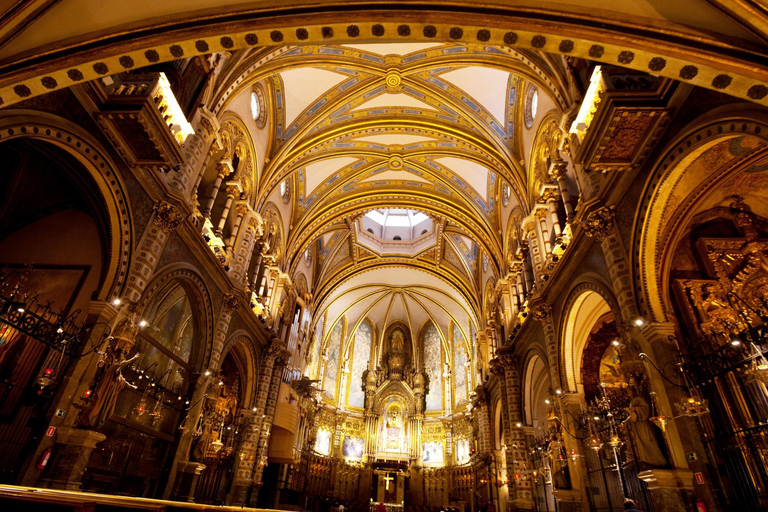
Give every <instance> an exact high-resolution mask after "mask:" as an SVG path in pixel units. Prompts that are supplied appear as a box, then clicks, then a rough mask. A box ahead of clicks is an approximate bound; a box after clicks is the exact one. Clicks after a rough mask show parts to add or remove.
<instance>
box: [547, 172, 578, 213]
mask: <svg viewBox="0 0 768 512" xmlns="http://www.w3.org/2000/svg"><path fill="white" fill-rule="evenodd" d="M566 172H568V162H566V161H565V160H559V159H557V160H554V161H553V162H552V166H551V167H550V170H549V175H550V176H552V179H553V180H555V181H556V182H557V186H558V188H559V190H560V197H561V198H562V200H563V206H564V207H565V220H566V221H570V220H571V219H573V206H572V205H571V197H570V195H569V194H568V187H567V186H566V184H565V174H566Z"/></svg>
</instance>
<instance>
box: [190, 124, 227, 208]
mask: <svg viewBox="0 0 768 512" xmlns="http://www.w3.org/2000/svg"><path fill="white" fill-rule="evenodd" d="M221 150H222V146H221V141H220V140H219V138H218V137H214V138H213V140H212V141H211V145H210V146H209V147H208V154H207V155H206V156H205V161H204V162H203V166H202V167H201V168H200V170H199V171H198V173H197V178H196V179H195V184H194V186H193V187H192V193H191V195H192V202H193V203H194V204H195V205H196V206H197V207H198V208H199V206H200V201H199V200H200V183H202V181H203V176H205V170H206V169H207V168H208V163H209V162H210V160H211V158H213V155H215V154H216V153H217V152H219V151H221Z"/></svg>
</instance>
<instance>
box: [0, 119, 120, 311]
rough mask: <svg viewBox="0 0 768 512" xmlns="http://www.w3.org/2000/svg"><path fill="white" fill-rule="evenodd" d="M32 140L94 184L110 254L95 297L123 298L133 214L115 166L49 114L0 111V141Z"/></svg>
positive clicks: (75, 129)
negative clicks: (66, 157)
mask: <svg viewBox="0 0 768 512" xmlns="http://www.w3.org/2000/svg"><path fill="white" fill-rule="evenodd" d="M25 137H26V138H33V139H37V140H41V141H44V142H47V143H49V144H52V145H54V146H56V147H58V148H61V149H63V150H64V151H66V152H67V153H68V154H70V155H72V156H73V157H74V158H75V159H77V161H78V162H79V163H80V164H82V166H83V168H84V169H85V170H86V171H87V172H88V174H89V175H90V177H91V178H92V179H93V181H94V182H95V183H96V186H97V188H98V192H99V194H100V195H101V199H102V200H103V202H104V204H105V206H106V207H107V213H108V215H106V216H105V220H106V221H107V223H108V227H109V238H110V240H109V254H108V257H107V258H106V260H107V261H106V263H107V264H106V271H105V272H103V277H102V280H101V282H100V286H99V288H98V293H97V295H96V296H95V297H94V299H96V300H102V301H106V300H109V299H110V298H111V297H120V296H122V295H123V292H124V289H125V286H126V281H127V277H128V273H129V268H130V261H131V256H132V249H133V237H134V226H133V221H132V219H133V215H132V213H131V209H130V201H129V200H128V196H127V194H126V191H125V184H124V183H123V180H122V177H121V175H120V172H119V171H118V169H117V165H116V164H115V163H114V161H112V159H111V158H110V156H109V154H108V153H107V151H106V150H105V149H104V148H103V147H102V146H101V144H99V143H98V142H97V141H96V140H95V139H94V138H93V137H92V136H91V135H90V134H89V133H87V132H86V131H85V130H83V129H82V128H80V127H79V126H77V125H75V124H74V123H72V122H70V121H68V120H66V119H63V118H61V117H58V116H54V115H52V114H48V113H44V112H39V111H30V110H9V111H3V112H0V142H4V141H8V140H13V139H17V138H25Z"/></svg>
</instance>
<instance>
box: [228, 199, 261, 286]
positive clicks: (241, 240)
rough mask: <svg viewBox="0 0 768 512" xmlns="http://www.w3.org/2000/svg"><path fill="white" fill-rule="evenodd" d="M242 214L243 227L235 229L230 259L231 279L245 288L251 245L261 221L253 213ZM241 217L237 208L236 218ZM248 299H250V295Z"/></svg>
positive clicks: (257, 233) (258, 230)
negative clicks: (244, 223)
mask: <svg viewBox="0 0 768 512" xmlns="http://www.w3.org/2000/svg"><path fill="white" fill-rule="evenodd" d="M241 206H245V205H238V208H240V207H241ZM246 209H247V207H246ZM244 215H246V216H247V221H246V225H245V229H238V230H237V231H238V235H237V238H235V239H234V240H235V243H233V247H234V258H233V261H232V281H233V282H234V283H235V284H236V285H237V286H243V287H244V288H247V286H246V284H247V283H246V282H245V280H246V273H247V272H248V267H249V266H250V263H251V257H252V256H253V246H254V245H255V244H256V239H257V238H258V237H259V235H260V232H261V223H260V222H259V217H258V216H256V215H255V214H251V213H249V212H246V213H245V214H244ZM242 219H243V217H241V216H240V211H239V210H238V220H239V221H241V220H242ZM236 225H237V223H236ZM238 227H239V226H238ZM248 299H249V300H250V296H249V297H248Z"/></svg>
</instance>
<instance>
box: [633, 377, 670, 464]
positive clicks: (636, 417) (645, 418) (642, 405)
mask: <svg viewBox="0 0 768 512" xmlns="http://www.w3.org/2000/svg"><path fill="white" fill-rule="evenodd" d="M628 390H629V396H630V398H631V400H630V402H629V406H628V407H627V408H626V410H627V413H629V422H630V424H631V427H632V433H633V434H634V437H635V444H636V446H637V458H638V459H640V461H641V462H643V463H644V464H647V465H649V466H654V467H659V466H666V465H667V459H666V457H664V454H663V453H662V452H661V448H660V447H659V442H658V440H657V439H656V432H654V428H657V427H656V426H655V425H654V424H653V423H651V421H650V417H651V406H650V404H649V403H648V400H646V399H645V398H644V397H642V396H641V395H640V394H638V392H637V389H636V387H635V386H629V388H628Z"/></svg>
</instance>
